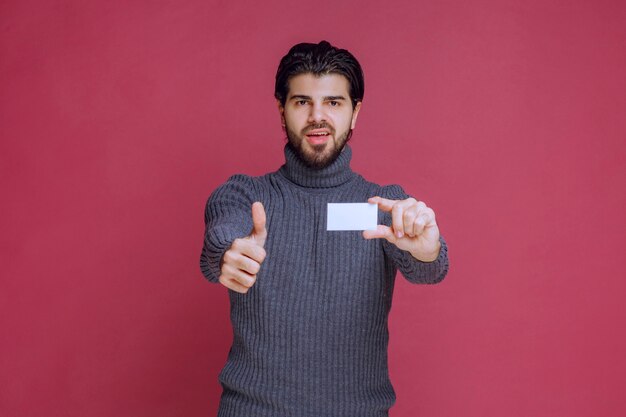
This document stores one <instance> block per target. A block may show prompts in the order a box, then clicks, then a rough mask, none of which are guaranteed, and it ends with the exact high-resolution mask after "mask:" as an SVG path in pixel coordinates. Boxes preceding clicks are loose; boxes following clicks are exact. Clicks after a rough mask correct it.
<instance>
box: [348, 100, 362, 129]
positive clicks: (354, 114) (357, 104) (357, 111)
mask: <svg viewBox="0 0 626 417" xmlns="http://www.w3.org/2000/svg"><path fill="white" fill-rule="evenodd" d="M361 103H363V102H362V101H359V102H358V103H356V106H354V110H352V124H351V127H350V128H351V129H354V127H355V126H356V118H357V117H358V115H359V110H361Z"/></svg>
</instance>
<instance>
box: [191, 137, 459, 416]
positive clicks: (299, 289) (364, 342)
mask: <svg viewBox="0 0 626 417" xmlns="http://www.w3.org/2000/svg"><path fill="white" fill-rule="evenodd" d="M351 157H352V151H351V149H350V147H349V146H346V147H345V148H344V151H343V152H342V153H341V154H340V156H339V157H338V159H337V160H336V161H335V162H333V163H332V164H331V165H330V166H328V167H327V168H324V169H322V170H313V169H310V168H308V167H306V166H305V165H304V164H303V163H302V162H301V161H300V160H299V159H298V157H297V155H296V154H295V152H294V151H293V150H292V149H291V148H290V147H289V146H288V145H287V146H285V158H286V163H285V165H283V166H282V167H281V168H280V169H279V170H278V171H276V172H272V173H269V174H266V175H263V176H260V177H250V176H245V175H234V176H232V177H231V178H229V179H228V181H227V182H226V183H224V184H223V185H221V186H220V187H219V188H217V189H216V190H215V191H214V192H213V194H212V195H211V197H210V198H209V200H208V202H207V206H206V213H205V222H206V232H205V237H204V247H203V249H202V255H201V258H200V268H201V270H202V273H203V274H204V275H205V276H206V278H207V279H208V280H209V281H211V282H218V278H219V275H220V268H219V265H220V260H221V257H222V255H223V254H224V252H225V251H226V250H227V249H228V248H229V247H230V244H231V243H232V241H233V240H234V239H236V238H239V237H244V236H247V235H249V234H250V232H251V230H252V214H251V206H252V203H254V202H255V201H261V202H262V203H263V205H264V206H265V211H266V214H267V232H268V234H267V241H266V244H265V250H266V252H267V257H266V259H265V261H264V262H263V264H262V265H261V270H260V271H259V273H258V274H257V280H256V283H255V284H254V285H253V286H252V287H251V288H250V290H249V291H248V293H246V294H240V293H237V292H234V291H230V290H229V291H228V292H229V296H230V305H231V307H230V318H231V322H232V326H233V336H234V337H233V344H232V347H231V349H230V352H229V354H228V359H227V362H226V365H225V366H224V368H223V369H222V371H221V373H220V375H219V381H220V383H221V385H222V387H223V392H222V397H221V401H220V407H219V413H218V417H265V416H267V417H282V416H292V417H370V416H371V417H374V416H388V410H389V408H390V407H391V406H392V405H393V404H394V402H395V393H394V390H393V388H392V386H391V382H390V380H389V372H388V368H387V344H388V339H389V334H388V328H387V317H388V314H389V310H390V308H391V299H392V295H393V288H394V280H395V275H396V271H397V270H400V271H401V272H402V274H403V275H404V277H405V278H406V279H407V280H408V281H410V282H412V283H416V284H434V283H437V282H439V281H441V280H442V279H443V278H444V276H445V275H446V273H447V271H448V257H447V246H446V244H445V241H444V240H443V238H441V252H440V254H439V257H438V258H437V259H436V260H435V261H434V262H420V261H418V260H416V259H415V258H413V257H412V256H411V255H410V254H409V253H408V252H405V251H402V250H400V249H398V248H397V247H395V246H394V245H392V244H391V243H388V242H387V241H386V240H384V239H373V240H365V239H364V238H363V237H362V236H361V232H359V231H347V232H346V231H342V232H336V231H331V232H329V231H326V204H327V203H353V202H366V201H367V199H368V198H369V197H373V196H376V195H378V196H381V197H385V198H389V199H405V198H408V196H407V195H406V194H405V193H404V191H403V190H402V188H400V187H399V186H397V185H390V186H380V185H377V184H374V183H371V182H368V181H366V180H365V179H364V178H363V177H361V176H360V175H358V174H356V173H355V172H353V171H352V170H351V169H350V159H351ZM379 224H386V225H390V224H391V217H390V215H389V214H388V213H384V212H381V211H379Z"/></svg>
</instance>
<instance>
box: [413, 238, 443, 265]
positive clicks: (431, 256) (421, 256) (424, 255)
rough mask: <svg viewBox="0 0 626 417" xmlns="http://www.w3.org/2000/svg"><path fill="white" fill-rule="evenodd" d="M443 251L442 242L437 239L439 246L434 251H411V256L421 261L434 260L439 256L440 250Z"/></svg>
mask: <svg viewBox="0 0 626 417" xmlns="http://www.w3.org/2000/svg"><path fill="white" fill-rule="evenodd" d="M440 251H441V242H439V241H437V247H436V248H435V250H434V251H432V252H427V253H424V252H419V253H417V252H409V253H410V254H411V256H413V257H414V258H415V259H417V260H418V261H421V262H434V261H436V260H437V258H438V257H439V252H440Z"/></svg>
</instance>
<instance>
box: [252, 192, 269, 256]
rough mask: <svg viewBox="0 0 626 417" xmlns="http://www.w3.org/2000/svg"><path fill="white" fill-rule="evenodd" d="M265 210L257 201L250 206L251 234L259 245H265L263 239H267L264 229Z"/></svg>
mask: <svg viewBox="0 0 626 417" xmlns="http://www.w3.org/2000/svg"><path fill="white" fill-rule="evenodd" d="M265 221H266V216H265V208H264V207H263V204H262V203H261V202H259V201H257V202H255V203H254V204H252V224H253V226H254V227H253V229H252V234H253V235H254V237H255V239H256V240H257V241H258V242H259V243H260V244H261V246H263V245H265V239H266V238H267V230H266V229H265Z"/></svg>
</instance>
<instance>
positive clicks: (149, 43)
mask: <svg viewBox="0 0 626 417" xmlns="http://www.w3.org/2000/svg"><path fill="white" fill-rule="evenodd" d="M625 22H626V7H625V3H624V2H623V1H620V0H615V1H597V0H595V1H592V0H589V1H571V0H567V1H565V0H563V1H539V0H531V1H528V0H525V1H522V0H515V1H514V0H504V1H502V0H492V1H487V0H485V1H469V2H468V1H460V0H459V1H431V2H426V1H415V0H412V1H395V2H391V3H389V4H387V5H385V6H384V7H383V6H382V4H380V3H378V2H362V1H360V2H359V1H345V2H337V1H316V2H277V1H266V2H262V3H258V4H257V3H252V2H225V1H185V2H176V1H158V2H152V1H150V2H149V1H86V2H83V1H47V2H44V1H32V0H30V1H24V0H21V1H4V2H2V4H1V5H0V25H1V27H0V31H1V33H0V48H1V49H0V54H1V55H0V86H1V100H0V106H1V107H0V110H1V112H0V136H1V145H0V169H1V175H0V184H1V186H2V188H1V190H2V204H1V216H0V227H1V233H0V245H1V247H0V249H1V254H2V255H1V256H2V262H1V266H0V268H1V269H0V273H1V288H0V308H1V311H0V313H1V314H0V326H1V327H0V331H1V335H2V336H1V339H2V342H1V344H0V414H2V415H3V416H44V415H46V416H48V415H49V416H88V417H92V416H93V417H95V416H206V415H214V414H215V411H216V409H217V404H218V399H219V395H220V393H221V390H220V387H219V384H218V382H217V374H218V373H219V371H220V369H221V367H222V366H223V364H224V361H225V359H226V355H227V352H228V348H229V346H230V343H231V337H232V335H231V330H230V323H229V318H228V317H229V316H228V314H229V311H228V309H229V306H228V298H227V293H226V290H225V289H224V288H223V287H221V286H219V285H211V284H209V283H207V282H206V281H205V280H204V278H203V277H202V275H201V274H200V271H199V266H198V262H199V255H200V248H201V244H202V234H203V226H204V225H203V209H204V203H205V201H206V199H207V197H208V195H209V194H210V192H211V191H212V190H213V189H214V188H215V187H216V186H217V185H218V184H220V183H222V182H223V181H224V180H225V179H226V178H227V177H228V176H229V175H231V174H233V173H247V174H252V175H258V174H262V173H265V172H268V171H272V170H275V169H276V168H277V167H278V166H279V165H280V164H281V163H282V160H283V155H282V147H283V143H284V141H283V135H282V132H281V128H280V123H279V117H278V112H277V110H276V107H275V103H274V99H273V77H274V75H275V71H276V67H277V65H278V62H279V60H280V58H281V57H282V55H284V54H285V53H286V52H287V50H288V49H289V47H290V46H291V45H293V44H294V43H297V42H300V41H309V42H313V41H314V42H317V41H319V40H322V39H327V40H329V41H331V42H332V43H334V44H336V45H338V46H340V47H344V48H347V49H349V50H350V51H352V52H353V53H354V54H355V55H356V56H357V58H358V59H359V60H360V61H361V64H362V65H363V67H364V70H365V76H366V89H365V101H364V104H363V108H362V111H361V114H360V117H359V122H358V125H357V129H356V130H355V134H354V136H353V141H352V146H353V150H354V159H353V168H354V169H355V170H356V171H358V172H360V173H362V174H363V175H364V176H365V177H366V178H367V179H369V180H371V181H375V182H379V183H399V184H401V185H403V187H404V188H405V189H406V190H407V191H408V192H409V193H411V194H412V195H414V196H415V197H417V198H419V199H421V200H424V201H426V202H427V203H428V204H429V205H430V206H431V207H433V208H434V209H435V211H436V213H437V215H438V220H439V223H440V227H441V230H442V233H443V235H444V236H445V237H446V238H447V240H448V243H449V246H450V258H451V270H450V273H449V275H448V277H447V278H446V280H444V282H442V283H441V284H439V285H436V286H413V285H410V284H408V283H407V282H406V281H404V279H403V278H400V279H399V280H398V286H397V287H396V293H395V298H394V306H393V309H392V313H391V319H390V321H391V323H390V326H391V344H390V366H391V378H392V382H393V383H394V386H395V388H396V391H397V395H398V401H397V404H396V406H395V407H394V408H393V409H392V416H396V417H400V416H403V417H404V416H432V417H443V416H481V417H489V416H494V417H495V416H503V415H506V416H520V417H521V416H568V417H577V416H623V415H625V413H626V399H625V398H626V397H625V396H624V388H625V386H624V381H625V380H626V359H625V355H624V352H626V335H625V332H624V324H625V318H626V309H625V308H624V306H623V303H622V299H623V298H624V293H625V291H626V285H625V283H624V270H625V268H624V267H625V258H626V257H625V256H624V252H625V248H626V241H625V231H626V227H625V226H626V224H625V221H624V212H625V193H624V189H626V169H625V168H626V161H625V159H626V157H625V155H626V152H625V150H626V144H625V141H626V123H625V118H624V116H625V115H626V100H625V98H626V77H625V76H624V74H626V53H625V52H626V49H625V46H626V44H625V39H626V23H625ZM347 417H349V416H347Z"/></svg>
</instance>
